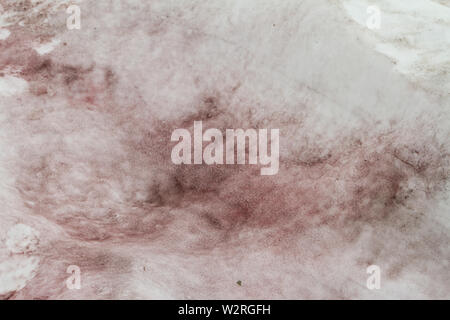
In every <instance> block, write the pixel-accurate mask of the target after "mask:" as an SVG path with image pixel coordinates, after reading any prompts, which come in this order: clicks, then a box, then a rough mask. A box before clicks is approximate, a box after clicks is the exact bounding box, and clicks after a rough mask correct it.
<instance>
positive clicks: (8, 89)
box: [0, 75, 28, 97]
mask: <svg viewBox="0 0 450 320" xmlns="http://www.w3.org/2000/svg"><path fill="white" fill-rule="evenodd" d="M27 88H28V83H27V82H26V81H25V80H24V79H22V78H18V77H14V76H10V75H6V76H4V77H0V96H4V97H10V96H13V95H15V94H19V93H22V92H24V91H25V90H26V89H27Z"/></svg>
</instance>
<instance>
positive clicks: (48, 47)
mask: <svg viewBox="0 0 450 320" xmlns="http://www.w3.org/2000/svg"><path fill="white" fill-rule="evenodd" d="M60 42H61V41H60V40H57V39H53V40H52V41H50V42H47V43H44V44H41V45H39V46H37V47H34V48H33V49H34V50H36V52H37V53H39V54H40V55H41V56H42V55H44V54H47V53H50V52H52V51H53V50H54V49H55V48H56V46H57V45H58V44H59V43H60Z"/></svg>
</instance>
